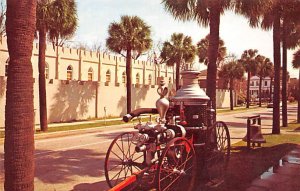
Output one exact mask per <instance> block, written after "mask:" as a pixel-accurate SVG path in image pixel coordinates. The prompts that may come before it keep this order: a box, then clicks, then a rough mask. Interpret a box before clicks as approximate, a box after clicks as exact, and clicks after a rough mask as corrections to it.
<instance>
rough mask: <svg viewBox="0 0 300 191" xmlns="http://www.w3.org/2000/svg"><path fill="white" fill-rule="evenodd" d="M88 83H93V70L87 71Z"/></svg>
mask: <svg viewBox="0 0 300 191" xmlns="http://www.w3.org/2000/svg"><path fill="white" fill-rule="evenodd" d="M88 81H93V68H89V70H88Z"/></svg>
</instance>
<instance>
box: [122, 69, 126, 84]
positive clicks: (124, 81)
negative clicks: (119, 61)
mask: <svg viewBox="0 0 300 191" xmlns="http://www.w3.org/2000/svg"><path fill="white" fill-rule="evenodd" d="M122 83H123V84H126V73H125V72H123V73H122Z"/></svg>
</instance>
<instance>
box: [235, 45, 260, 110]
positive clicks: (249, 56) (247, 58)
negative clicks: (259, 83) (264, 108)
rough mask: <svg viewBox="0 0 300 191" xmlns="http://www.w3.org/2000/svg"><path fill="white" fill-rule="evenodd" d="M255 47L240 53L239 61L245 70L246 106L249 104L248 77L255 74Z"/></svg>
mask: <svg viewBox="0 0 300 191" xmlns="http://www.w3.org/2000/svg"><path fill="white" fill-rule="evenodd" d="M257 52H258V51H257V50H256V49H249V50H245V51H244V52H243V54H242V55H241V58H240V60H239V62H240V63H241V64H242V65H243V66H244V68H245V71H246V72H247V98H246V99H247V104H246V108H249V106H250V78H251V76H253V75H255V74H256V69H257V68H256V67H257V61H256V60H255V57H256V56H257Z"/></svg>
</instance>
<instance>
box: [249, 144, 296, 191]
mask: <svg viewBox="0 0 300 191" xmlns="http://www.w3.org/2000/svg"><path fill="white" fill-rule="evenodd" d="M283 190H284V191H299V190H300V145H298V146H297V147H296V148H295V149H294V150H292V151H290V152H289V153H288V154H287V155H285V156H284V157H283V158H282V159H281V160H280V161H278V165H276V166H273V167H270V168H269V169H268V170H267V171H266V172H265V173H263V174H262V175H261V176H260V177H258V178H256V179H255V180H254V181H252V183H251V186H250V187H249V188H248V189H247V190H246V191H283Z"/></svg>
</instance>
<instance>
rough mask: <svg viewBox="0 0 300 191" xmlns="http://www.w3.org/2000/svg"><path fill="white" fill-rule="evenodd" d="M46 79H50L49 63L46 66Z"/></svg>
mask: <svg viewBox="0 0 300 191" xmlns="http://www.w3.org/2000/svg"><path fill="white" fill-rule="evenodd" d="M45 78H46V79H49V64H48V63H47V62H46V65H45Z"/></svg>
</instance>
